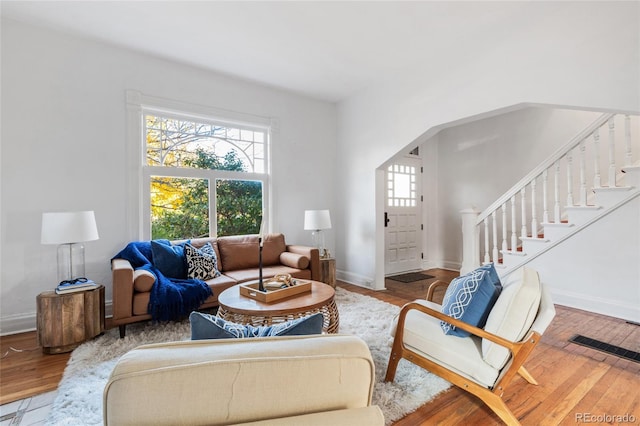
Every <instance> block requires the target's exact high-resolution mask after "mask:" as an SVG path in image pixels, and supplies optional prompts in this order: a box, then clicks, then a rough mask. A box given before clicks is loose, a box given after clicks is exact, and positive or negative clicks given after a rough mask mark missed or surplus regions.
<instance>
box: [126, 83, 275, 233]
mask: <svg viewBox="0 0 640 426" xmlns="http://www.w3.org/2000/svg"><path fill="white" fill-rule="evenodd" d="M126 104H127V135H126V142H127V145H126V150H127V152H126V154H127V155H126V156H127V180H126V186H127V189H128V194H127V200H128V202H127V217H126V227H127V232H128V235H129V238H130V239H131V240H149V239H150V238H151V223H150V214H151V212H150V205H149V204H150V200H149V192H148V191H146V192H145V190H144V188H149V187H150V183H151V181H150V179H151V176H152V175H156V174H158V173H157V171H158V169H161V170H162V175H164V176H174V177H187V178H188V177H202V176H203V174H205V175H209V176H208V177H209V182H210V184H209V197H210V199H213V198H212V197H215V179H221V178H222V179H238V180H259V181H262V182H263V185H262V203H263V205H262V210H263V212H264V215H265V217H264V221H265V223H266V225H267V229H271V226H270V224H271V220H272V218H271V217H270V215H269V212H270V211H271V210H272V209H271V206H272V204H273V201H272V197H271V143H273V136H274V133H276V132H277V129H278V120H277V119H273V118H266V117H261V116H256V115H252V114H245V113H239V112H234V111H228V110H222V109H219V108H214V107H207V106H202V105H194V104H189V103H185V102H181V101H175V100H169V99H164V98H159V97H155V96H149V95H144V94H142V93H140V92H138V91H135V90H127V91H126ZM144 112H156V113H159V114H162V113H166V114H168V115H171V116H173V117H184V118H186V119H197V120H202V121H203V122H211V121H214V122H216V123H221V124H227V125H229V126H238V127H241V128H253V129H263V130H266V134H267V138H266V140H265V147H264V157H265V158H264V162H265V173H264V174H262V173H244V172H243V173H240V172H233V171H227V170H212V171H211V172H210V173H208V172H207V171H203V170H200V169H198V170H197V171H196V170H191V169H187V168H175V169H172V170H167V168H163V167H150V166H144V159H145V158H146V155H145V149H146V147H145V146H144V144H143V143H141V142H142V141H143V140H145V135H144V131H145V130H144V116H143V114H144ZM154 170H155V171H156V173H154ZM211 205H212V204H211V203H210V206H211ZM210 209H211V207H210ZM209 217H210V222H211V226H210V232H211V235H216V233H217V229H216V227H217V225H216V221H215V220H214V218H215V212H214V211H211V210H210V212H209Z"/></svg>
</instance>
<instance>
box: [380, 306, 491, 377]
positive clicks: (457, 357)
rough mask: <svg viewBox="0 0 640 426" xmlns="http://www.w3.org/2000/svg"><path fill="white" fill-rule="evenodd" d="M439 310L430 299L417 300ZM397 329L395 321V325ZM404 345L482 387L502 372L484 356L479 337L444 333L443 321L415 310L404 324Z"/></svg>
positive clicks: (410, 312) (409, 314)
mask: <svg viewBox="0 0 640 426" xmlns="http://www.w3.org/2000/svg"><path fill="white" fill-rule="evenodd" d="M414 302H415V303H419V304H421V305H423V306H426V307H428V308H431V309H433V310H435V311H440V310H441V308H442V307H441V306H440V305H438V304H437V303H433V302H429V301H427V300H415V301H414ZM392 329H395V324H393V325H392ZM403 341H404V344H405V345H406V346H408V347H409V348H410V349H412V350H414V351H416V352H418V353H420V354H421V355H422V356H424V357H425V358H428V359H430V360H432V361H434V362H436V363H438V364H441V365H444V366H446V367H447V368H448V369H450V370H453V371H455V372H457V373H458V374H461V375H463V376H465V377H467V378H469V379H470V380H473V381H474V382H477V383H480V384H481V385H482V386H485V387H487V388H488V387H491V386H493V385H494V383H495V381H496V379H497V378H498V374H499V371H498V370H497V369H495V368H493V367H491V366H490V365H489V364H487V363H486V362H484V360H483V359H482V351H481V345H482V343H481V341H480V338H479V337H475V336H471V337H465V338H460V337H457V336H450V335H446V334H444V333H442V330H441V329H440V320H439V319H437V318H434V317H432V316H429V315H425V314H423V313H422V312H418V311H416V310H412V311H409V313H408V314H407V317H406V318H405V323H404V338H403Z"/></svg>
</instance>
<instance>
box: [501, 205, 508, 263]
mask: <svg viewBox="0 0 640 426" xmlns="http://www.w3.org/2000/svg"><path fill="white" fill-rule="evenodd" d="M501 209H502V252H503V253H504V252H505V251H507V250H509V246H508V245H507V232H508V231H507V203H504V204H502V207H501Z"/></svg>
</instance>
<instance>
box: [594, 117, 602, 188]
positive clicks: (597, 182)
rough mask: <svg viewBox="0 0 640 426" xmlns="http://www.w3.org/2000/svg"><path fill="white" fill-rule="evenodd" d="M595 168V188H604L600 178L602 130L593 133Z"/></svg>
mask: <svg viewBox="0 0 640 426" xmlns="http://www.w3.org/2000/svg"><path fill="white" fill-rule="evenodd" d="M593 168H594V173H595V176H594V177H593V187H594V188H600V187H601V186H602V179H601V177H600V129H596V130H595V131H594V132H593Z"/></svg>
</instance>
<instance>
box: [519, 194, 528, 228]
mask: <svg viewBox="0 0 640 426" xmlns="http://www.w3.org/2000/svg"><path fill="white" fill-rule="evenodd" d="M526 197H527V187H526V186H524V187H522V189H521V190H520V198H521V201H522V205H521V206H520V207H521V210H522V212H521V213H522V228H521V229H520V236H521V237H522V238H527V198H526Z"/></svg>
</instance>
